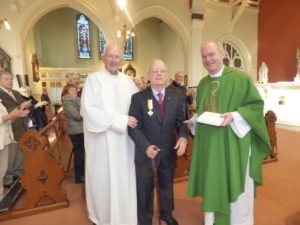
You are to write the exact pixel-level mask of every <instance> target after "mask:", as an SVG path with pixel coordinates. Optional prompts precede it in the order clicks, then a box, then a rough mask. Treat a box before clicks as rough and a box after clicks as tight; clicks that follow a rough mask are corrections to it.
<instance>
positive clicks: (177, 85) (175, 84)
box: [173, 80, 184, 87]
mask: <svg viewBox="0 0 300 225" xmlns="http://www.w3.org/2000/svg"><path fill="white" fill-rule="evenodd" d="M173 85H174V86H176V87H183V86H184V85H180V84H178V83H177V82H176V81H175V80H173Z"/></svg>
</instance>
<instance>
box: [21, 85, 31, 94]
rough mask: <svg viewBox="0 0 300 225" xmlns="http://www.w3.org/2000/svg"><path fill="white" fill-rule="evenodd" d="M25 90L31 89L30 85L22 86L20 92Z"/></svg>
mask: <svg viewBox="0 0 300 225" xmlns="http://www.w3.org/2000/svg"><path fill="white" fill-rule="evenodd" d="M25 91H30V87H28V86H23V87H21V88H20V92H21V93H23V92H25Z"/></svg>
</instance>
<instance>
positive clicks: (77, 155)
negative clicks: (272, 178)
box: [69, 133, 84, 182]
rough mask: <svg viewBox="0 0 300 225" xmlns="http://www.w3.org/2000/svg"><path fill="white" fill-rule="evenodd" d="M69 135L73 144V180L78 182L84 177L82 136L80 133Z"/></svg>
mask: <svg viewBox="0 0 300 225" xmlns="http://www.w3.org/2000/svg"><path fill="white" fill-rule="evenodd" d="M69 137H70V139H71V141H72V145H73V154H74V171H75V182H80V181H81V179H82V178H83V177H84V136H83V133H81V134H70V135H69Z"/></svg>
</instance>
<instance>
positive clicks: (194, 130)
mask: <svg viewBox="0 0 300 225" xmlns="http://www.w3.org/2000/svg"><path fill="white" fill-rule="evenodd" d="M197 117H198V115H197V113H194V115H193V117H192V118H190V119H189V120H190V121H192V123H193V126H192V127H191V128H190V130H191V133H192V135H194V136H195V133H196V124H197Z"/></svg>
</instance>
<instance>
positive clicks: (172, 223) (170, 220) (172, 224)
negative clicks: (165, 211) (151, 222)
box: [161, 217, 178, 225]
mask: <svg viewBox="0 0 300 225" xmlns="http://www.w3.org/2000/svg"><path fill="white" fill-rule="evenodd" d="M161 220H163V221H165V222H166V224H167V225H178V222H177V220H175V218H174V217H168V218H161Z"/></svg>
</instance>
